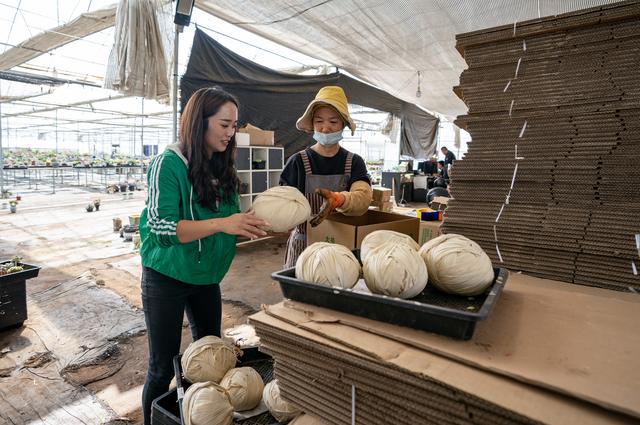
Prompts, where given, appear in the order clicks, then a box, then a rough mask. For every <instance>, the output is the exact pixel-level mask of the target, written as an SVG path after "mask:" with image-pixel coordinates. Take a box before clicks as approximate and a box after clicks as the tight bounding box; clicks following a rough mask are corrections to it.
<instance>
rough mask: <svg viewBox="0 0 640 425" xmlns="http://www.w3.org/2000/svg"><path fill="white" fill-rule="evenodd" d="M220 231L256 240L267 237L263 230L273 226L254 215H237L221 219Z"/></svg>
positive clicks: (249, 213)
mask: <svg viewBox="0 0 640 425" xmlns="http://www.w3.org/2000/svg"><path fill="white" fill-rule="evenodd" d="M219 220H220V230H221V231H222V232H224V233H228V234H230V235H238V236H245V237H247V238H249V239H256V238H260V237H263V236H267V232H265V231H264V230H262V228H268V227H270V226H271V225H270V224H269V223H267V222H266V221H264V220H262V219H260V218H258V217H256V216H255V215H254V214H253V213H251V212H248V213H237V214H233V215H230V216H229V217H225V218H221V219H219Z"/></svg>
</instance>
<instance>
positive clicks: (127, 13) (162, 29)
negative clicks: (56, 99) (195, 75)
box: [104, 0, 172, 103]
mask: <svg viewBox="0 0 640 425" xmlns="http://www.w3.org/2000/svg"><path fill="white" fill-rule="evenodd" d="M170 11H171V3H170V2H167V1H166V0H121V1H120V3H119V4H118V11H117V13H116V29H115V35H114V36H115V42H114V46H113V49H112V50H111V54H110V56H109V63H108V64H107V72H106V77H105V82H104V87H105V88H108V89H113V90H117V91H119V92H122V93H125V94H127V95H131V96H141V97H145V98H147V99H156V100H158V101H160V102H163V103H167V102H168V101H169V66H168V65H169V63H170V60H169V57H170V56H169V54H168V52H169V49H170V46H171V44H170V40H171V36H170V34H172V29H171V27H172V26H171V25H170V22H171V12H170Z"/></svg>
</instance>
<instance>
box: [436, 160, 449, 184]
mask: <svg viewBox="0 0 640 425" xmlns="http://www.w3.org/2000/svg"><path fill="white" fill-rule="evenodd" d="M438 177H442V178H443V179H445V181H446V180H449V173H448V171H447V165H446V163H445V162H444V161H438Z"/></svg>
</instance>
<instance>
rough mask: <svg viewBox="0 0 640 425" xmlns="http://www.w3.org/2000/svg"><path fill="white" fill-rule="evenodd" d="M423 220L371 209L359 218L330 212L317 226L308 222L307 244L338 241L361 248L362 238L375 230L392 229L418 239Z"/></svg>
mask: <svg viewBox="0 0 640 425" xmlns="http://www.w3.org/2000/svg"><path fill="white" fill-rule="evenodd" d="M419 229H420V220H419V219H418V218H415V217H409V216H406V215H401V214H393V213H387V212H381V211H375V210H369V211H367V212H366V213H365V214H364V215H361V216H359V217H350V216H345V215H342V214H340V213H333V214H331V215H330V216H329V217H328V218H327V219H326V220H324V221H323V222H322V223H320V224H319V225H318V226H317V227H311V225H310V224H308V223H307V244H312V243H314V242H332V243H339V244H341V245H344V246H346V247H347V248H349V249H356V248H360V244H361V243H362V239H364V237H365V236H367V235H368V234H369V233H371V232H374V231H376V230H393V231H396V232H399V233H404V234H405V235H409V236H411V237H412V238H413V239H415V240H416V241H418V233H419Z"/></svg>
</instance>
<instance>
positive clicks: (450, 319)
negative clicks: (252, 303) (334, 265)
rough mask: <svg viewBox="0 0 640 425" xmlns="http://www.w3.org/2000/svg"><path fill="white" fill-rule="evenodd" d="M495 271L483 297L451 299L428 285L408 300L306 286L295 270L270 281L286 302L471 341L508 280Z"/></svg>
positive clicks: (283, 273) (275, 276)
mask: <svg viewBox="0 0 640 425" xmlns="http://www.w3.org/2000/svg"><path fill="white" fill-rule="evenodd" d="M354 254H356V257H358V254H359V253H358V252H357V251H354ZM493 270H494V273H495V278H494V280H493V284H492V285H491V286H490V287H489V289H488V290H487V291H486V292H485V293H484V294H481V295H476V296H473V297H466V296H460V295H450V294H446V293H444V292H442V291H439V290H438V289H436V288H435V287H433V285H430V284H427V287H426V288H425V290H424V291H423V292H422V293H421V294H419V295H418V296H416V297H414V298H411V299H408V300H403V299H401V298H394V297H388V296H385V295H377V294H371V293H362V292H355V291H353V290H351V289H340V288H330V287H327V286H321V285H316V284H313V283H309V282H304V281H302V280H299V279H296V277H295V268H290V269H286V270H282V271H279V272H275V273H273V274H271V277H272V278H273V279H274V280H275V281H277V282H278V283H280V289H281V290H282V293H283V295H284V296H285V298H289V299H292V300H296V301H300V302H303V303H307V304H313V305H317V306H320V307H326V308H330V309H333V310H339V311H343V312H345V313H349V314H355V315H357V316H362V317H366V318H368V319H373V320H378V321H381V322H387V323H392V324H395V325H400V326H406V327H410V328H414V329H420V330H424V331H428V332H433V333H437V334H440V335H446V336H449V337H452V338H457V339H463V340H468V339H471V337H472V336H473V332H474V330H475V327H476V323H477V322H478V321H480V320H484V319H486V318H487V316H489V313H490V312H491V309H492V308H493V306H494V305H495V303H496V301H497V300H498V297H499V296H500V294H501V293H502V288H503V286H504V285H505V283H506V281H507V277H508V276H509V272H508V271H507V270H506V269H503V268H494V269H493Z"/></svg>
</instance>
